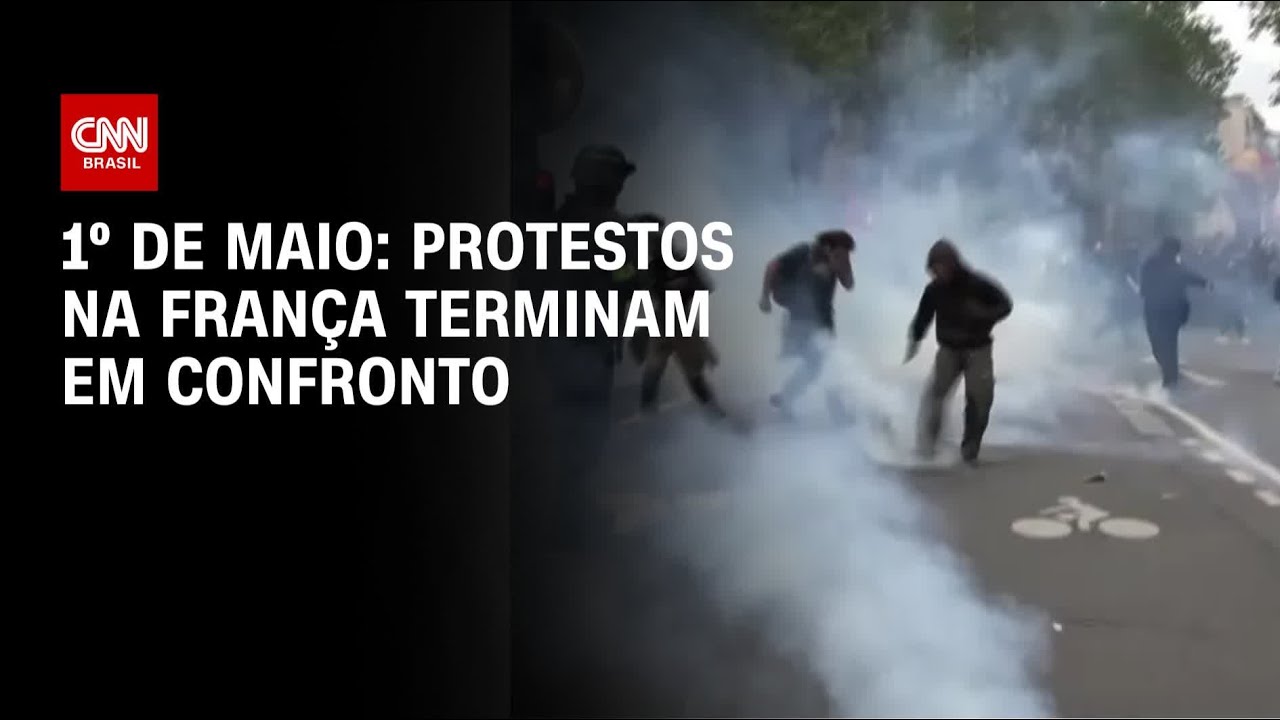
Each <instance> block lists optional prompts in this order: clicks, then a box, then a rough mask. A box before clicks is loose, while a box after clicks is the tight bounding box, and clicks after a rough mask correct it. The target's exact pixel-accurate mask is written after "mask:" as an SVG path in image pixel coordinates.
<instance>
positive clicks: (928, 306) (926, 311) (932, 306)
mask: <svg viewBox="0 0 1280 720" xmlns="http://www.w3.org/2000/svg"><path fill="white" fill-rule="evenodd" d="M934 292H935V291H934V284H933V283H929V284H928V285H926V286H925V288H924V292H923V293H921V295H920V305H919V306H918V307H917V308H916V314H915V317H913V318H912V319H911V326H910V327H909V328H908V329H907V357H906V360H904V362H911V359H912V358H914V357H915V356H916V353H917V352H918V351H919V350H920V341H921V340H923V339H924V334H925V333H926V332H928V330H929V326H930V325H932V324H933V316H934V314H935V313H936V311H937V300H936V299H935V298H934Z"/></svg>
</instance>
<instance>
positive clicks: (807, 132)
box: [787, 96, 836, 191]
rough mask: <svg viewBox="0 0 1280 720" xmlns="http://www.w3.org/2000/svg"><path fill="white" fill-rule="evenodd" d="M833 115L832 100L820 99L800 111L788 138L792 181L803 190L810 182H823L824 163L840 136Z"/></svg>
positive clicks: (813, 99) (794, 119) (814, 100)
mask: <svg viewBox="0 0 1280 720" xmlns="http://www.w3.org/2000/svg"><path fill="white" fill-rule="evenodd" d="M831 115H832V108H831V101H830V100H828V99H827V98H824V97H821V96H818V97H815V98H812V99H811V100H809V102H808V103H806V104H805V105H804V106H803V107H801V108H799V109H798V110H797V111H796V113H795V115H794V116H793V117H792V119H791V125H790V127H789V128H788V137H787V140H788V145H789V150H790V153H789V154H790V161H791V180H792V182H793V183H795V186H796V189H797V190H799V191H803V190H804V185H805V184H806V183H818V182H820V181H821V180H822V170H823V160H824V158H825V156H826V152H827V148H828V147H829V146H830V145H831V142H832V141H833V140H834V139H835V134H836V131H835V128H834V127H833V126H832V122H831Z"/></svg>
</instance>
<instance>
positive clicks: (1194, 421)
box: [1118, 389, 1280, 486]
mask: <svg viewBox="0 0 1280 720" xmlns="http://www.w3.org/2000/svg"><path fill="white" fill-rule="evenodd" d="M1118 392H1120V393H1121V394H1122V395H1123V396H1126V397H1129V398H1134V399H1142V398H1141V396H1139V395H1137V394H1136V393H1134V392H1133V391H1132V390H1128V389H1119V390H1118ZM1144 401H1145V402H1146V403H1148V404H1149V405H1152V406H1154V407H1158V408H1160V409H1161V410H1163V411H1165V412H1166V413H1168V414H1170V415H1172V416H1173V417H1175V418H1177V419H1178V420H1180V421H1182V423H1183V424H1184V425H1186V426H1187V427H1189V428H1191V430H1192V431H1193V432H1195V433H1196V434H1197V435H1199V436H1200V437H1201V438H1202V439H1204V440H1205V442H1208V443H1209V444H1211V445H1215V446H1217V447H1218V449H1220V450H1221V451H1222V452H1224V453H1226V455H1227V456H1229V457H1231V458H1232V459H1233V460H1238V461H1239V462H1240V463H1241V464H1243V465H1245V466H1247V467H1248V469H1249V470H1251V471H1252V472H1253V473H1254V474H1255V475H1257V476H1258V477H1261V478H1264V479H1266V480H1270V481H1271V482H1273V483H1275V484H1276V485H1277V486H1280V469H1277V468H1276V467H1275V466H1274V465H1272V464H1270V463H1268V462H1267V461H1265V460H1263V459H1262V458H1260V457H1258V456H1257V455H1254V454H1253V453H1251V452H1249V451H1248V450H1245V449H1244V448H1242V447H1240V446H1239V445H1237V444H1236V443H1234V442H1232V441H1231V440H1228V439H1227V438H1225V437H1223V436H1222V435H1221V434H1220V433H1218V431H1216V430H1214V429H1213V427H1211V426H1210V425H1209V424H1208V423H1206V422H1205V421H1203V420H1201V419H1200V418H1198V417H1196V416H1195V415H1192V414H1191V413H1189V412H1187V411H1186V410H1183V409H1182V408H1180V407H1178V406H1176V405H1173V404H1171V403H1167V402H1163V401H1158V400H1153V399H1145V400H1144Z"/></svg>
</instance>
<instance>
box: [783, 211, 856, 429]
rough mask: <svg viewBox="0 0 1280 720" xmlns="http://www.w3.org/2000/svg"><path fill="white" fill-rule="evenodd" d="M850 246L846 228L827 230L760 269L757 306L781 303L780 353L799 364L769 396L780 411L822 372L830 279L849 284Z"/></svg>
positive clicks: (830, 318)
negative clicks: (761, 278) (783, 315)
mask: <svg viewBox="0 0 1280 720" xmlns="http://www.w3.org/2000/svg"><path fill="white" fill-rule="evenodd" d="M854 248H855V242H854V239H853V236H852V235H850V234H849V233H848V232H846V231H844V230H827V231H825V232H822V233H819V234H818V236H817V237H816V238H815V239H814V240H813V242H808V243H801V244H799V245H796V246H794V247H792V248H791V249H790V250H788V251H786V252H785V253H782V254H781V255H779V256H777V257H775V258H774V259H773V260H772V261H771V262H770V263H769V265H768V266H767V268H766V269H765V273H764V285H763V287H762V289H761V292H760V310H761V311H762V312H765V313H768V312H770V311H771V310H772V308H773V303H775V302H776V303H777V304H778V305H781V306H782V307H784V308H786V310H787V319H786V324H785V325H784V326H783V339H782V345H783V347H782V353H783V356H784V357H795V358H798V359H799V360H800V367H799V368H798V369H797V370H796V371H795V373H794V374H793V375H792V376H791V377H790V379H788V380H787V382H786V384H784V385H783V387H782V389H781V390H780V391H778V392H777V393H775V394H774V395H773V396H772V397H770V398H769V402H770V403H771V404H773V406H774V407H776V408H778V409H780V410H783V411H787V410H789V409H790V406H791V404H792V402H794V400H795V399H796V398H797V397H798V396H799V395H800V394H801V393H803V392H804V391H805V390H806V389H808V387H809V385H811V384H812V383H813V381H814V380H816V379H817V378H818V375H819V374H821V372H822V367H823V365H824V363H825V360H826V351H825V348H824V347H823V340H824V338H825V339H830V338H832V337H833V336H834V335H835V292H836V283H837V282H839V283H840V285H841V286H842V287H843V288H844V289H845V290H852V289H853V265H852V261H851V256H852V254H853V251H854Z"/></svg>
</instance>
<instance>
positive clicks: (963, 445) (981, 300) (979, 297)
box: [908, 241, 1013, 462]
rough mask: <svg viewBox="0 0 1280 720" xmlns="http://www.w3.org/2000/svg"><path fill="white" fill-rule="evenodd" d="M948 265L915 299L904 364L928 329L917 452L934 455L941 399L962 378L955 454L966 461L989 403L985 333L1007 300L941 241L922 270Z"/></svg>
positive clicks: (990, 370)
mask: <svg viewBox="0 0 1280 720" xmlns="http://www.w3.org/2000/svg"><path fill="white" fill-rule="evenodd" d="M940 262H949V263H952V267H953V268H954V269H953V273H954V274H953V275H952V276H951V277H949V278H941V277H939V278H935V279H934V280H933V281H932V282H930V283H929V284H928V285H927V286H926V287H925V289H924V293H923V294H922V295H921V296H920V305H919V307H918V308H917V309H916V314H915V317H914V318H913V319H912V321H911V328H910V331H909V336H910V337H909V340H910V348H909V350H908V360H909V359H910V358H911V357H913V356H914V355H915V352H916V348H917V347H918V346H919V343H920V341H921V340H923V339H924V334H925V332H927V331H928V329H929V325H930V324H931V323H932V324H933V325H934V327H935V328H936V329H935V334H936V336H937V340H938V354H937V356H936V358H935V359H934V364H933V373H932V375H931V376H930V379H929V383H928V385H927V387H926V388H925V393H924V397H923V399H922V401H921V408H920V438H919V442H920V451H921V453H922V454H924V455H926V456H930V455H932V454H933V452H934V448H935V446H936V445H937V441H938V436H939V435H940V434H941V432H942V410H943V406H944V405H945V404H946V399H947V397H948V396H949V395H950V394H951V392H952V391H953V390H954V389H955V386H956V383H957V382H959V380H960V377H961V376H964V400H965V402H964V435H963V438H962V440H961V442H960V450H961V453H962V454H963V456H964V459H965V460H966V461H970V462H972V461H974V460H976V459H977V457H978V452H979V450H980V449H981V447H982V437H983V435H984V434H985V433H986V431H987V423H988V422H989V420H990V418H991V406H992V404H993V403H994V401H995V367H994V363H993V360H992V345H993V339H992V337H991V332H992V330H993V329H994V328H995V326H996V324H997V323H999V322H1001V321H1002V320H1004V319H1005V318H1007V317H1009V314H1010V313H1012V312H1013V301H1012V300H1010V299H1009V295H1008V293H1006V292H1005V291H1004V289H1003V288H1001V287H1000V286H999V285H998V284H996V282H995V281H993V280H991V279H990V278H988V277H985V276H983V275H982V274H981V273H978V272H975V271H974V270H972V269H970V268H969V267H968V266H967V265H966V264H965V263H964V261H963V260H962V259H961V257H960V253H959V251H958V250H956V249H955V246H953V245H951V243H949V242H946V241H940V242H938V243H936V244H935V245H934V246H933V248H932V249H930V251H929V259H928V262H927V266H928V267H930V268H932V267H935V266H936V265H937V264H938V263H940Z"/></svg>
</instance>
